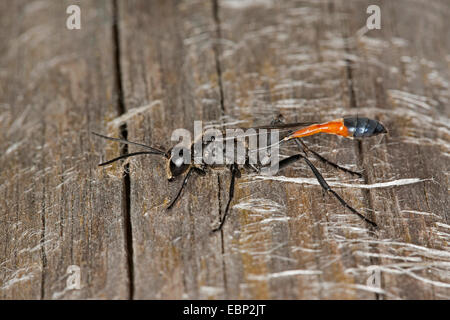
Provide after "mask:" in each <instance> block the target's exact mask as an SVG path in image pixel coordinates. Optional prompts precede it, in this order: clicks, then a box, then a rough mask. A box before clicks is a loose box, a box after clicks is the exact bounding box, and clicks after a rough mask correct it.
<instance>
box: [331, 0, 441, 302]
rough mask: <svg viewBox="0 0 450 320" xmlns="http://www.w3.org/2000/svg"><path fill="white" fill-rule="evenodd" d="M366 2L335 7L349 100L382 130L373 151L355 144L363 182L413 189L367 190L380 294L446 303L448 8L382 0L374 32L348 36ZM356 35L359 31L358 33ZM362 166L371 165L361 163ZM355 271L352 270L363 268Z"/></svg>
mask: <svg viewBox="0 0 450 320" xmlns="http://www.w3.org/2000/svg"><path fill="white" fill-rule="evenodd" d="M369 4H373V1H372V2H371V1H358V2H353V1H352V2H350V3H348V2H342V3H341V8H342V10H343V11H344V12H346V13H347V14H348V17H351V19H345V20H344V19H343V20H342V21H341V22H342V23H341V24H340V25H342V26H343V27H344V29H345V31H346V34H347V35H349V36H352V39H353V42H352V43H351V46H350V48H349V51H350V54H352V56H353V57H354V60H352V61H351V68H352V75H353V78H352V80H353V81H352V83H353V87H354V92H355V104H356V107H357V108H358V110H360V111H359V112H360V113H363V110H366V109H374V110H376V111H375V112H376V113H377V114H378V115H379V116H380V118H381V120H383V121H384V122H385V124H386V125H387V126H388V127H389V128H390V134H389V135H388V136H387V137H386V138H385V139H383V141H381V143H380V145H379V146H378V147H377V148H372V146H370V145H369V144H367V143H366V142H362V144H361V155H362V159H363V162H364V163H365V166H364V167H365V168H366V174H367V179H368V182H369V183H377V182H381V181H389V180H395V179H399V178H417V179H421V180H423V182H421V183H417V184H413V185H408V186H404V187H400V188H395V189H375V190H370V191H369V193H368V196H369V199H370V207H371V209H373V210H375V213H376V216H377V221H378V222H379V224H380V226H381V228H380V231H379V232H378V233H377V235H376V238H374V239H373V240H372V242H373V246H372V249H371V254H372V257H373V264H374V265H379V267H380V270H381V281H382V288H383V290H385V291H386V293H387V294H388V295H387V296H384V297H387V298H390V297H394V298H402V299H448V298H449V296H450V283H449V279H448V274H449V271H450V269H449V267H448V261H449V257H450V251H449V246H448V239H449V238H448V224H449V218H450V216H449V209H448V208H449V202H448V199H449V198H448V175H446V174H445V172H446V170H448V168H449V165H450V162H449V160H448V140H449V135H448V128H449V127H448V123H449V122H448V116H449V114H450V109H449V107H448V101H449V95H450V94H449V90H448V83H449V80H450V72H449V68H448V53H449V52H450V40H449V39H448V37H441V35H443V34H446V33H447V32H448V30H449V28H450V22H449V15H450V5H449V4H448V2H445V1H436V2H434V3H432V4H431V3H430V4H425V3H420V2H413V3H411V2H410V1H398V2H396V3H395V4H393V3H392V2H389V1H381V2H378V3H377V4H378V5H379V6H380V8H382V11H381V14H382V26H381V30H372V31H368V32H366V33H365V34H364V35H362V36H359V37H355V35H356V34H357V32H358V30H360V28H361V26H364V22H365V19H366V17H367V15H365V14H364V9H365V8H367V6H368V5H369ZM360 32H361V33H362V31H360ZM369 163H371V165H369ZM365 269H366V268H364V267H362V266H359V267H358V268H357V270H356V272H366V270H365Z"/></svg>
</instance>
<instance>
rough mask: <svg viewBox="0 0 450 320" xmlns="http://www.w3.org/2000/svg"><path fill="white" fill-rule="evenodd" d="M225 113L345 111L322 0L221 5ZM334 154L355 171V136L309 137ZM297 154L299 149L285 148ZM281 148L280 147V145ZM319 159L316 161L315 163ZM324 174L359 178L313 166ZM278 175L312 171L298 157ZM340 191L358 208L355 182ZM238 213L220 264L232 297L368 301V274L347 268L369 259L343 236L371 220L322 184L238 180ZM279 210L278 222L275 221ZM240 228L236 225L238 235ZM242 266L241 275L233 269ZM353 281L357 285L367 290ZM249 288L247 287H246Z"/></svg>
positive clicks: (342, 65) (342, 68)
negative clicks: (318, 0)
mask: <svg viewBox="0 0 450 320" xmlns="http://www.w3.org/2000/svg"><path fill="white" fill-rule="evenodd" d="M220 3H221V4H222V6H221V8H220V20H221V22H222V23H221V28H222V35H223V37H224V38H225V39H226V40H227V41H223V42H222V43H223V50H222V55H221V59H220V62H221V66H222V69H223V79H224V80H223V84H224V102H225V110H227V112H230V113H232V114H235V116H236V117H237V118H240V119H248V118H251V119H258V120H259V121H261V119H264V120H265V122H270V120H271V118H272V117H273V115H274V114H275V113H276V112H281V113H282V114H283V115H284V117H285V118H286V120H287V121H288V122H289V121H290V122H294V121H311V120H316V121H320V119H322V120H325V119H327V120H331V119H333V118H338V117H342V115H344V114H349V113H351V110H349V109H348V108H349V87H348V78H347V69H346V51H345V48H344V47H340V46H336V40H338V41H339V39H341V38H342V34H340V32H339V29H337V28H336V25H335V24H334V23H333V19H330V16H332V15H335V14H338V13H336V12H334V11H330V10H332V9H333V8H332V6H331V8H330V6H329V5H328V4H327V3H315V2H311V3H308V2H302V3H295V2H283V3H278V2H273V3H272V5H269V6H250V7H244V8H242V7H241V6H238V7H237V8H236V7H234V6H233V5H231V4H232V3H229V2H227V1H222V2H220ZM305 141H306V142H307V143H308V144H310V145H311V147H312V148H313V149H315V150H316V151H318V152H322V154H323V155H324V156H326V157H327V158H329V159H330V160H332V161H337V162H339V163H340V164H343V165H346V166H348V167H352V168H359V169H362V168H360V167H359V163H358V155H357V152H356V150H355V148H354V147H353V146H354V143H353V142H351V141H345V140H343V139H340V138H337V137H323V136H319V137H311V138H307V139H305ZM294 152H299V150H298V149H297V147H293V148H291V150H289V151H288V153H290V154H293V153H294ZM285 154H286V151H285ZM314 162H315V163H317V161H314ZM317 165H318V167H319V168H320V170H321V171H322V173H323V174H324V176H325V178H330V180H334V179H336V178H337V179H339V181H345V182H357V180H356V179H354V178H352V177H351V176H348V175H347V174H344V173H340V172H336V171H335V170H332V169H330V168H328V167H325V166H323V165H321V164H320V163H317ZM279 175H281V176H282V177H284V176H288V177H308V178H311V180H312V181H314V176H313V174H312V173H311V172H310V170H309V168H308V167H307V166H306V165H305V164H304V163H298V164H297V165H295V166H294V168H292V169H285V170H283V171H282V172H280V173H279ZM338 192H339V193H341V194H342V196H343V197H344V198H345V199H346V200H348V201H349V202H350V203H351V204H352V205H353V206H355V207H356V208H357V209H359V210H363V209H364V207H365V205H366V203H365V199H364V196H363V194H362V192H361V191H360V190H358V189H339V190H338ZM236 198H237V199H236V207H235V210H234V211H233V212H234V214H233V215H232V216H231V217H230V223H229V224H228V225H227V226H226V230H227V234H226V236H225V244H226V245H225V251H226V252H227V255H226V256H225V257H226V259H225V265H226V266H227V267H228V268H227V272H228V273H227V279H229V281H230V282H231V283H230V285H229V286H228V287H229V288H232V290H233V291H232V292H233V294H232V295H233V296H241V297H244V298H266V299H283V298H284V299H286V298H287V299H298V298H303V299H327V298H341V299H342V298H371V297H372V298H373V297H375V296H374V295H373V293H372V292H371V291H370V288H369V290H368V289H367V288H364V286H365V284H366V283H365V282H366V280H367V278H368V276H369V275H366V276H364V275H362V276H360V275H353V274H348V273H346V272H345V271H346V270H347V269H349V268H353V267H356V266H358V265H369V264H370V261H369V259H368V258H367V257H364V256H358V255H356V254H354V253H355V252H357V251H364V249H365V248H364V245H361V244H356V245H351V244H346V243H343V242H342V241H340V240H341V239H342V238H344V239H345V238H358V237H368V236H369V230H368V229H367V225H365V224H364V223H363V222H361V221H360V220H359V219H358V217H356V216H354V215H352V214H350V213H349V212H347V211H345V210H344V209H343V208H342V207H341V206H340V205H339V203H338V202H337V200H336V199H334V198H331V197H329V196H324V195H323V193H322V192H321V189H320V187H319V186H309V185H308V184H306V185H298V184H292V183H286V182H280V181H258V180H257V179H250V180H248V181H247V183H246V184H238V191H237V197H236ZM274 217H276V219H274ZM236 230H239V233H238V236H237V237H236V236H233V235H234V234H236ZM239 269H241V270H243V272H240V273H238V272H237V270H239ZM357 286H360V287H361V286H363V290H361V289H358V287H357ZM244 288H245V289H244Z"/></svg>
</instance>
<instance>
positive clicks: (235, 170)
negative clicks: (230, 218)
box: [212, 164, 240, 232]
mask: <svg viewBox="0 0 450 320" xmlns="http://www.w3.org/2000/svg"><path fill="white" fill-rule="evenodd" d="M230 170H231V181H230V191H229V193H228V194H229V198H228V202H227V206H226V208H225V212H224V214H223V217H222V219H221V221H220V225H219V226H218V227H217V228H215V229H213V230H212V232H216V231H219V230H221V229H222V227H223V224H224V223H225V219H226V218H227V215H228V209H229V208H230V204H231V200H233V196H234V183H235V180H236V178H239V177H240V172H239V168H238V166H237V165H236V164H232V165H231V168H230Z"/></svg>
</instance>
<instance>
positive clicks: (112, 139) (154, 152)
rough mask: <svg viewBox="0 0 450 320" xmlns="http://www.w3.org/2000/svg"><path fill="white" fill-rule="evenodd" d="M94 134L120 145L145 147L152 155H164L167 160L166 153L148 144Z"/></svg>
mask: <svg viewBox="0 0 450 320" xmlns="http://www.w3.org/2000/svg"><path fill="white" fill-rule="evenodd" d="M92 134H94V135H96V136H98V137H100V138H103V139H106V140H111V141H117V142H120V143H123V144H132V145H135V146H139V147H143V148H146V149H148V150H151V151H152V154H159V155H162V156H164V157H165V158H167V154H166V152H164V151H162V150H159V149H156V148H153V147H150V146H147V145H146V144H142V143H137V142H133V141H128V140H126V139H119V138H113V137H108V136H104V135H102V134H100V133H96V132H93V131H92Z"/></svg>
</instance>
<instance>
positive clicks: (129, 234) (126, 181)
mask: <svg viewBox="0 0 450 320" xmlns="http://www.w3.org/2000/svg"><path fill="white" fill-rule="evenodd" d="M112 34H113V45H114V63H115V78H116V79H115V80H116V86H115V89H116V90H117V97H118V103H117V112H118V116H121V115H123V114H124V113H125V112H126V108H125V101H124V95H123V87H122V83H123V82H122V71H121V64H120V33H119V7H118V3H117V0H113V30H112ZM119 131H120V136H121V137H122V139H127V137H128V128H127V124H126V123H124V124H122V125H121V126H120V128H119ZM127 153H128V145H126V144H124V145H123V146H122V147H121V148H120V154H121V155H124V154H127ZM129 169H130V167H129V164H126V165H125V166H124V171H123V175H122V185H123V187H122V217H123V221H124V230H123V232H124V239H125V254H126V260H127V272H128V298H129V299H133V297H134V261H133V228H132V224H131V214H130V213H131V183H130V171H129Z"/></svg>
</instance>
